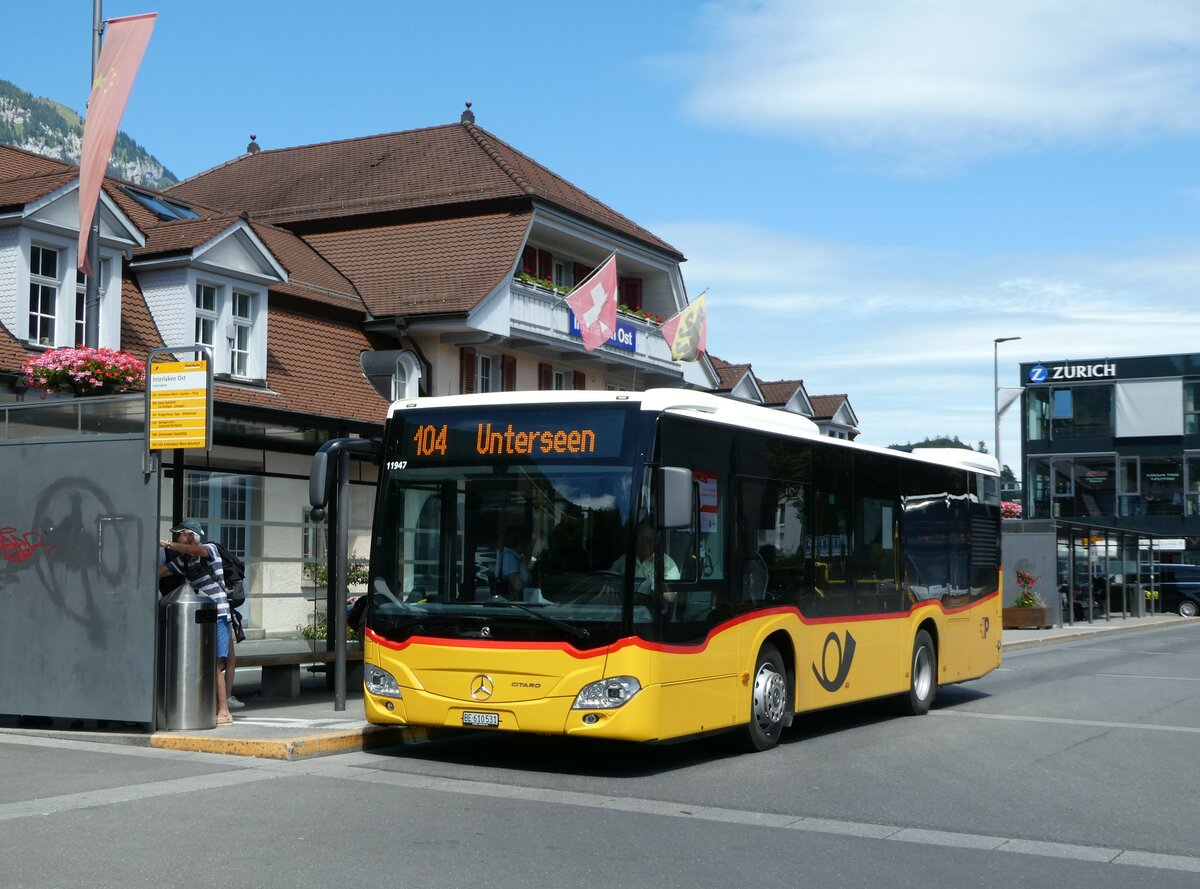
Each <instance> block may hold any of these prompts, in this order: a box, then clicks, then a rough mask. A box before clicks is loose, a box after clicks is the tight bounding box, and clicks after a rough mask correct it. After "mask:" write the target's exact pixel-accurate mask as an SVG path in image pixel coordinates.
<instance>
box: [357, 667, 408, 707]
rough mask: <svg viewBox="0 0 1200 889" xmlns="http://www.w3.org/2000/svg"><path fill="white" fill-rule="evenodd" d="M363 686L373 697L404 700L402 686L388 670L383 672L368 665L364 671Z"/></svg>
mask: <svg viewBox="0 0 1200 889" xmlns="http://www.w3.org/2000/svg"><path fill="white" fill-rule="evenodd" d="M363 685H365V686H366V688H367V691H369V692H370V693H371V694H373V695H379V696H380V697H384V698H401V699H402V698H403V697H404V695H402V694H401V693H400V684H399V683H398V682H396V677H395V676H393V675H392V674H391V673H389V672H388V671H387V670H381V669H379V668H378V667H375V666H370V665H368V666H367V667H366V668H364V669H363Z"/></svg>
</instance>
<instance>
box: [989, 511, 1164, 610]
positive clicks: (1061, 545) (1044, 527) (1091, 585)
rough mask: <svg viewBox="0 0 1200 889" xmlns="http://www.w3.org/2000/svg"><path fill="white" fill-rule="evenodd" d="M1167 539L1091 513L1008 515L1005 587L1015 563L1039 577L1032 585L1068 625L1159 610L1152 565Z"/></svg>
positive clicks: (1010, 586)
mask: <svg viewBox="0 0 1200 889" xmlns="http://www.w3.org/2000/svg"><path fill="white" fill-rule="evenodd" d="M1166 545H1167V541H1166V539H1164V538H1160V537H1159V536H1157V535H1155V534H1152V533H1147V531H1146V530H1145V529H1142V528H1135V527H1131V526H1127V525H1123V524H1121V523H1119V522H1116V523H1104V522H1097V521H1095V520H1094V519H1090V520H1088V519H1072V520H1066V519H1054V520H1029V521H1006V522H1004V527H1003V549H1004V567H1005V578H1006V584H1005V587H1006V589H1008V590H1010V591H1011V590H1013V589H1015V583H1014V582H1013V580H1012V579H1013V578H1015V573H1016V571H1017V570H1018V569H1020V570H1024V571H1027V572H1028V573H1029V574H1031V575H1034V576H1037V577H1038V578H1039V579H1040V582H1039V583H1038V585H1037V587H1036V591H1037V592H1038V593H1039V594H1040V595H1041V596H1042V598H1043V599H1044V600H1045V602H1046V604H1047V605H1048V606H1050V607H1051V608H1052V609H1053V610H1054V612H1055V613H1056V620H1055V623H1059V624H1062V625H1067V626H1069V625H1071V624H1075V623H1081V622H1082V623H1093V622H1096V621H1110V620H1120V619H1124V618H1128V617H1144V616H1145V615H1147V614H1156V613H1158V612H1160V611H1161V610H1162V607H1163V603H1162V600H1161V599H1160V598H1159V597H1158V595H1157V594H1156V592H1155V590H1156V587H1157V583H1156V580H1157V579H1156V577H1155V576H1154V565H1155V564H1156V563H1157V560H1158V558H1159V553H1160V552H1161V551H1162V550H1163V549H1164V548H1165V547H1166Z"/></svg>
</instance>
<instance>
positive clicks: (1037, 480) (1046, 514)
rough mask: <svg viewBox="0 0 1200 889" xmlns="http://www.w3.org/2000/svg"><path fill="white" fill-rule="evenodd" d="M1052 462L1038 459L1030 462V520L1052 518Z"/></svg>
mask: <svg viewBox="0 0 1200 889" xmlns="http://www.w3.org/2000/svg"><path fill="white" fill-rule="evenodd" d="M1052 515H1053V511H1052V510H1051V508H1050V461H1049V460H1048V459H1047V458H1045V457H1042V458H1038V459H1035V460H1030V461H1029V518H1031V519H1045V518H1050V517H1051V516H1052Z"/></svg>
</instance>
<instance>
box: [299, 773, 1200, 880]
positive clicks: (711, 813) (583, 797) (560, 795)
mask: <svg viewBox="0 0 1200 889" xmlns="http://www.w3.org/2000/svg"><path fill="white" fill-rule="evenodd" d="M289 768H297V769H300V770H302V771H303V772H304V773H305V774H308V775H313V776H316V777H328V778H331V779H333V780H337V781H347V780H349V781H364V782H367V783H369V784H373V785H378V784H388V785H391V786H393V787H404V788H408V789H411V790H423V791H432V792H435V793H457V794H464V795H467V796H481V797H491V798H497V799H508V800H518V801H522V802H532V803H544V804H548V805H565V806H581V807H584V808H592V809H601V810H603V811H609V812H627V813H631V814H640V815H658V816H660V817H664V818H688V819H693V820H701V821H713V822H719V823H722V824H742V825H747V826H751V827H767V828H773V829H776V830H781V829H782V830H799V831H804V832H806V833H823V834H836V835H839V836H846V837H855V838H861V839H875V840H883V841H888V842H898V843H915V844H918V845H925V846H935V847H939V848H954V849H975V850H979V851H984V852H1002V853H1005V854H1009V855H1032V856H1036V857H1040V858H1059V859H1064V860H1069V861H1085V862H1093V863H1097V864H1121V865H1126V866H1132V867H1143V868H1148V869H1153V870H1170V871H1184V872H1187V873H1200V858H1194V857H1190V856H1185V855H1162V854H1158V853H1153V852H1142V851H1139V850H1136V849H1114V848H1108V847H1105V846H1084V845H1076V844H1071V843H1050V842H1040V841H1037V840H1028V839H1023V838H1020V837H1001V836H988V835H982V834H971V833H961V832H956V831H944V830H929V829H925V828H915V827H902V826H896V825H889V824H872V823H870V822H861V821H840V820H836V819H829V818H806V817H803V816H796V815H777V814H771V813H768V812H751V811H745V810H742V809H724V808H717V807H713V806H692V805H687V804H684V803H676V802H668V801H663V800H648V799H639V798H636V797H613V796H603V795H601V794H591V793H581V792H579V791H569V790H548V789H545V788H534V787H515V786H512V785H508V784H495V783H491V782H486V781H468V780H462V779H457V778H438V777H427V776H424V775H411V774H404V773H402V772H378V771H375V770H374V769H359V768H347V767H345V766H339V765H336V764H333V763H329V764H325V763H322V762H314V761H309V762H305V763H296V764H294V765H292V766H289Z"/></svg>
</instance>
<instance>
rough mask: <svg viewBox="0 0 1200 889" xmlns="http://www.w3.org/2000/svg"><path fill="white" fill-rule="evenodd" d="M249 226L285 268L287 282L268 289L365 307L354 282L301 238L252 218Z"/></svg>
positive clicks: (347, 305)
mask: <svg viewBox="0 0 1200 889" xmlns="http://www.w3.org/2000/svg"><path fill="white" fill-rule="evenodd" d="M251 227H252V228H253V229H254V233H255V234H256V235H258V237H259V238H260V239H261V240H262V242H263V243H264V244H266V245H267V249H268V250H270V251H271V254H272V255H273V256H274V257H275V258H276V259H277V260H279V262H280V264H282V265H283V267H284V268H285V269H287V273H288V280H287V282H286V283H284V284H273V285H271V291H272V292H279V293H289V294H292V295H293V296H302V297H305V298H306V299H314V300H317V301H319V302H323V303H326V304H328V305H336V306H345V307H347V308H351V309H354V310H356V311H358V312H365V311H366V307H365V306H364V305H363V301H362V298H361V297H359V295H358V294H357V293H356V292H355V290H354V285H353V284H351V283H350V282H349V281H348V280H346V276H345V275H343V274H342V273H341V272H339V271H338V270H337V269H336V268H334V267H333V266H332V265H330V264H329V262H328V261H327V260H326V259H325V258H324V257H323V256H321V255H320V254H319V253H317V252H316V250H314V249H313V248H312V247H310V246H309V245H308V244H306V243H305V242H304V241H303V240H301V239H300V238H298V237H296V235H294V234H292V233H291V232H289V231H287V230H286V229H282V228H276V227H275V226H273V225H264V224H262V223H259V222H252V223H251Z"/></svg>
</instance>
